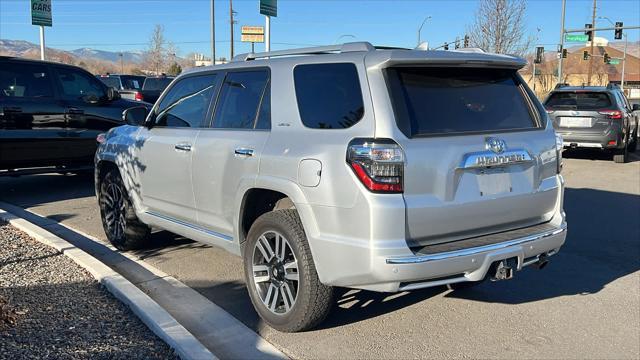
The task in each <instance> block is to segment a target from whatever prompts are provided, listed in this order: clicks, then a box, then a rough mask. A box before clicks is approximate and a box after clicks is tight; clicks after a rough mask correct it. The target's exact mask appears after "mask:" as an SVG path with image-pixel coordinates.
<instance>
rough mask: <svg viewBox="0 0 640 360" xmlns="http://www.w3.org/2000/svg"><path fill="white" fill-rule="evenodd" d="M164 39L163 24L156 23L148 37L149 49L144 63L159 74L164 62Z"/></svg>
mask: <svg viewBox="0 0 640 360" xmlns="http://www.w3.org/2000/svg"><path fill="white" fill-rule="evenodd" d="M166 52H167V51H166V41H165V38H164V26H162V25H156V26H155V27H154V28H153V32H152V33H151V37H150V38H149V49H148V50H147V52H146V54H145V62H146V65H147V66H148V67H149V68H150V69H151V70H153V71H155V72H156V74H160V73H161V72H162V69H164V66H165V63H166Z"/></svg>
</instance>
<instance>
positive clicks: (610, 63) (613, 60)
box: [609, 59, 620, 65]
mask: <svg viewBox="0 0 640 360" xmlns="http://www.w3.org/2000/svg"><path fill="white" fill-rule="evenodd" d="M609 65H620V59H611V60H609Z"/></svg>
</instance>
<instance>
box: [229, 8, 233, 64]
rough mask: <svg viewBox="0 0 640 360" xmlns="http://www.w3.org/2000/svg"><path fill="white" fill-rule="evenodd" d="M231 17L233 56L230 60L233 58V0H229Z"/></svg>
mask: <svg viewBox="0 0 640 360" xmlns="http://www.w3.org/2000/svg"><path fill="white" fill-rule="evenodd" d="M229 17H230V19H231V20H230V22H231V57H229V60H231V59H233V0H229Z"/></svg>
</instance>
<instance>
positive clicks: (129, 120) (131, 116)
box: [122, 106, 149, 126]
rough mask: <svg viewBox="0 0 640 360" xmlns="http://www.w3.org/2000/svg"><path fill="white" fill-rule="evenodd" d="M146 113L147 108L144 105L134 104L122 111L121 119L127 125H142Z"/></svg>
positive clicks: (147, 112) (147, 111)
mask: <svg viewBox="0 0 640 360" xmlns="http://www.w3.org/2000/svg"><path fill="white" fill-rule="evenodd" d="M148 114H149V110H148V109H147V108H146V107H145V106H134V107H132V108H128V109H126V110H125V111H123V112H122V120H123V121H124V122H125V123H126V124H127V125H132V126H142V125H143V124H144V121H145V120H146V119H147V115H148Z"/></svg>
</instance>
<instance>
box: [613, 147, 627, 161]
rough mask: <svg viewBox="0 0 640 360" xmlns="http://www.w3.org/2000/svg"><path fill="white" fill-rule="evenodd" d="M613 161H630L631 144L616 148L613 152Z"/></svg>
mask: <svg viewBox="0 0 640 360" xmlns="http://www.w3.org/2000/svg"><path fill="white" fill-rule="evenodd" d="M613 161H614V162H615V163H618V164H624V163H626V162H628V161H629V145H628V144H627V145H625V146H624V148H622V149H619V150H615V152H614V153H613Z"/></svg>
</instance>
